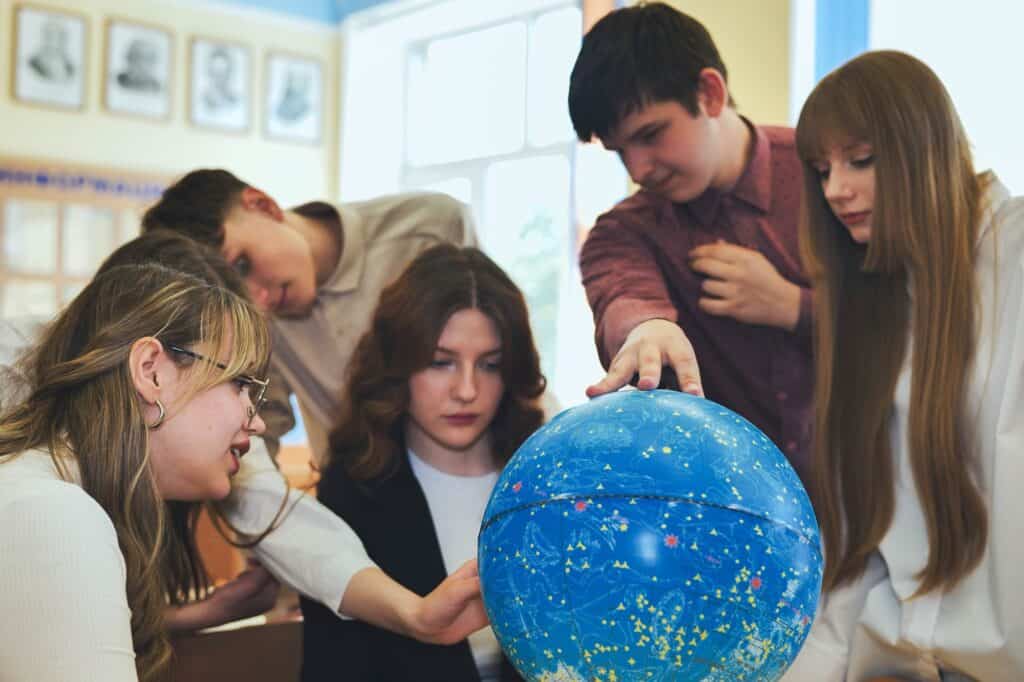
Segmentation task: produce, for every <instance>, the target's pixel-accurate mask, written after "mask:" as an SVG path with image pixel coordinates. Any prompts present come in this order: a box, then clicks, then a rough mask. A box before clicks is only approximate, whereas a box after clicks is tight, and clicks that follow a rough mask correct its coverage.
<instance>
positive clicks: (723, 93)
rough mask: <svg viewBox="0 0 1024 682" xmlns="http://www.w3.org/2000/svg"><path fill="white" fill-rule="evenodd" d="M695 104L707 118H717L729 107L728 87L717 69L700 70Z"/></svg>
mask: <svg viewBox="0 0 1024 682" xmlns="http://www.w3.org/2000/svg"><path fill="white" fill-rule="evenodd" d="M697 102H698V103H699V105H700V108H701V110H702V111H703V112H704V114H705V115H706V116H707V117H708V118H718V117H719V116H720V115H721V114H722V111H723V110H724V109H725V107H727V106H728V105H729V86H728V84H726V82H725V77H724V76H723V75H722V74H721V72H720V71H719V70H718V69H712V68H706V69H702V70H701V72H700V76H698V85H697Z"/></svg>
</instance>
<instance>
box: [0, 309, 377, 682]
mask: <svg viewBox="0 0 1024 682" xmlns="http://www.w3.org/2000/svg"><path fill="white" fill-rule="evenodd" d="M43 325H44V320H43V319H41V318H35V317H20V318H10V319H3V320H0V406H2V405H5V404H8V403H13V402H14V401H15V400H17V399H18V398H19V397H23V393H24V385H23V383H22V382H23V381H24V379H23V378H22V377H20V376H19V375H17V373H13V372H11V371H10V369H11V365H12V363H13V362H14V361H15V359H16V358H18V357H19V356H20V355H21V353H22V352H24V351H25V350H26V349H27V348H28V347H29V346H30V345H31V344H32V343H33V342H34V340H35V339H37V338H38V336H39V335H40V333H41V331H42V328H43ZM5 370H6V372H5ZM240 464H241V468H240V469H239V471H238V473H237V474H236V475H235V478H234V479H233V480H232V483H231V496H230V497H229V498H228V499H227V500H226V501H225V502H224V503H223V504H222V506H221V509H222V511H223V512H224V514H225V516H226V518H227V519H228V521H229V522H231V524H232V525H233V526H234V527H235V528H237V529H239V530H241V531H243V532H248V533H259V532H261V531H262V530H263V529H265V528H266V527H267V526H268V525H269V524H270V522H271V521H272V520H273V518H274V515H275V514H276V513H277V510H278V509H279V508H280V507H281V499H282V496H283V495H285V494H287V495H288V496H289V501H288V504H287V506H286V510H287V515H286V516H285V517H284V518H283V520H282V521H280V522H279V523H280V525H279V526H278V528H277V530H275V531H274V532H273V533H271V534H270V535H268V536H267V537H265V538H264V539H263V540H262V541H261V542H260V543H259V545H257V546H256V547H255V548H254V549H253V550H252V553H253V554H254V555H255V556H256V558H257V559H259V561H260V563H262V564H263V565H264V566H265V567H266V568H267V570H269V571H270V572H271V573H272V574H273V575H274V577H276V578H277V579H278V580H280V581H281V582H283V583H285V584H286V585H290V586H291V587H293V588H295V589H296V590H298V591H299V592H301V593H302V594H304V595H306V596H308V597H310V598H311V599H315V600H316V601H318V602H320V603H321V604H324V605H325V606H327V608H329V609H331V610H332V611H335V612H337V610H338V607H339V606H340V605H341V598H342V596H343V595H344V594H345V589H346V588H347V587H348V582H349V580H350V579H351V578H352V576H353V575H355V574H356V573H358V572H359V571H361V570H363V569H364V568H369V567H372V566H375V565H376V564H374V563H373V561H371V560H370V558H369V557H368V556H367V554H366V550H365V549H364V548H363V543H362V541H361V540H360V539H359V537H358V536H356V534H355V532H354V531H353V530H352V529H351V528H350V527H349V526H348V524H346V523H345V522H344V521H342V520H341V518H339V517H338V516H337V515H336V514H335V513H334V512H332V511H330V510H329V509H327V508H326V507H324V506H323V505H322V504H320V503H319V502H318V501H317V500H316V498H315V497H314V496H312V495H308V494H303V493H302V492H301V491H296V490H289V489H288V487H287V485H286V483H285V480H284V478H283V477H282V476H281V473H280V472H279V471H278V469H277V467H276V466H275V465H274V462H273V460H272V459H271V457H270V454H269V453H268V452H267V447H266V444H265V443H264V442H263V439H262V438H253V439H252V440H251V447H250V449H249V452H248V454H246V455H245V456H244V457H243V458H242V459H241V462H240ZM2 468H3V467H2V466H0V469H2ZM0 523H2V517H0ZM342 617H344V616H342ZM2 672H3V668H2V667H0V673H2ZM6 679H7V678H6V677H5V676H4V675H2V674H0V680H6Z"/></svg>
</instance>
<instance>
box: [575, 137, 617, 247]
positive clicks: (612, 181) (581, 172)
mask: <svg viewBox="0 0 1024 682" xmlns="http://www.w3.org/2000/svg"><path fill="white" fill-rule="evenodd" d="M574 182H575V185H576V224H577V225H579V227H580V229H581V230H582V234H581V235H579V238H578V241H579V244H580V245H582V244H583V237H584V236H585V235H586V233H587V232H589V231H590V228H591V227H593V226H594V222H595V221H596V220H597V217H598V216H599V215H601V214H602V213H604V212H605V211H607V210H608V209H610V208H611V207H612V206H614V205H615V204H616V203H617V202H618V201H619V200H621V199H622V198H624V197H625V196H626V192H627V191H628V190H629V177H628V176H627V175H626V168H625V167H624V166H623V165H622V162H621V161H619V157H618V155H617V154H615V153H614V152H610V151H608V150H606V149H605V148H604V147H602V146H601V145H599V144H579V145H576V175H575V178H574Z"/></svg>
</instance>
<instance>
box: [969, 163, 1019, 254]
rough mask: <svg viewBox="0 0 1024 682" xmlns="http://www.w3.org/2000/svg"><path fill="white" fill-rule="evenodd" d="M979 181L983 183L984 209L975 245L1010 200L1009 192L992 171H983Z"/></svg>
mask: <svg viewBox="0 0 1024 682" xmlns="http://www.w3.org/2000/svg"><path fill="white" fill-rule="evenodd" d="M979 179H980V180H981V182H983V183H985V197H984V201H985V207H984V208H983V209H982V210H983V213H982V219H981V224H980V225H979V227H978V235H977V237H976V238H975V244H976V245H977V244H980V243H981V240H982V238H983V237H984V236H985V235H986V234H987V233H988V231H989V230H991V229H992V226H993V225H994V224H995V215H996V213H998V212H999V209H1000V208H1002V206H1003V204H1004V203H1006V202H1007V201H1009V199H1010V190H1008V189H1007V188H1006V185H1004V184H1003V183H1002V182H1001V181H1000V180H999V177H998V176H997V175H996V174H995V173H993V172H992V171H985V172H984V173H982V174H981V177H980V178H979Z"/></svg>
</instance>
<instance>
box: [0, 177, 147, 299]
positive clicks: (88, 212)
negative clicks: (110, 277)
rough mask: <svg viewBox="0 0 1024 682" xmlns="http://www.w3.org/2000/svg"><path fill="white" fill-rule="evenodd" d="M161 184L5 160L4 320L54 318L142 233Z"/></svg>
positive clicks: (0, 212) (0, 237) (0, 295)
mask: <svg viewBox="0 0 1024 682" xmlns="http://www.w3.org/2000/svg"><path fill="white" fill-rule="evenodd" d="M163 184H164V183H163V181H162V180H161V179H150V178H145V177H141V176H138V175H136V174H134V173H125V172H119V171H94V170H90V169H81V168H71V167H66V166H62V165H58V164H53V163H42V162H40V163H34V162H31V161H15V160H9V159H0V248H2V261H0V316H3V317H14V316H20V315H34V316H40V317H50V316H52V315H54V314H56V312H57V311H58V310H60V309H61V308H62V307H63V306H64V305H65V304H66V303H68V302H69V301H70V300H71V299H72V298H74V297H75V296H76V295H77V294H78V292H79V291H81V289H82V287H84V286H85V285H86V284H87V283H88V282H89V280H90V279H91V278H92V275H93V273H94V272H95V271H96V268H97V267H98V266H99V264H100V263H101V262H102V261H103V259H104V258H106V257H107V255H109V254H110V252H112V251H113V250H114V249H115V248H117V247H118V246H120V245H121V244H122V243H124V242H125V241H127V240H129V239H131V238H132V237H134V236H135V235H136V234H138V230H139V216H140V215H141V212H142V210H143V208H144V207H145V206H146V204H147V203H148V202H150V201H152V200H153V199H154V198H156V197H157V196H159V193H160V191H161V189H162V188H163Z"/></svg>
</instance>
